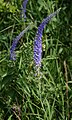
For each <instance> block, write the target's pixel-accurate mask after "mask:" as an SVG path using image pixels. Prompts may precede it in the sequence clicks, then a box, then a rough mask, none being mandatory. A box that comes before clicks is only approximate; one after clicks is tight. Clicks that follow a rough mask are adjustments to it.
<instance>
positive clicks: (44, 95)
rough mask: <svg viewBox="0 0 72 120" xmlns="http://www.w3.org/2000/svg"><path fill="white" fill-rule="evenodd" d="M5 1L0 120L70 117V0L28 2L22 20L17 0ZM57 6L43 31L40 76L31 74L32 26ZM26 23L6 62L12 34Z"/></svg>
mask: <svg viewBox="0 0 72 120" xmlns="http://www.w3.org/2000/svg"><path fill="white" fill-rule="evenodd" d="M4 3H5V4H6V6H5V5H4ZM7 3H8V2H7V1H5V2H3V3H0V4H1V6H2V7H0V120H16V119H17V120H71V119H72V24H71V23H72V20H71V16H72V5H71V2H68V3H67V2H65V1H64V0H62V2H60V1H59V0H57V1H55V0H51V1H50V0H37V1H36V0H35V1H33V0H29V1H28V4H27V12H26V15H27V20H26V21H25V22H24V20H23V19H21V18H20V6H21V3H22V2H21V1H19V2H18V3H17V1H16V0H13V2H12V3H11V2H10V1H9V3H10V4H9V6H8V4H7ZM60 7H61V11H60V13H59V14H58V15H57V16H56V17H54V18H53V19H52V20H51V21H50V22H49V24H47V26H46V27H45V29H44V32H43V37H42V46H43V54H42V67H41V69H40V71H41V76H35V74H36V72H35V70H34V63H33V43H34V38H35V34H36V31H37V28H38V25H39V24H40V23H41V22H42V20H43V19H44V18H45V17H46V16H48V15H49V14H50V13H52V12H54V11H55V10H56V9H58V8H60ZM30 23H32V25H31V27H30V28H29V30H28V31H27V32H26V33H25V34H24V36H23V37H22V38H21V39H20V41H19V43H18V45H17V47H16V56H17V59H16V61H11V60H10V47H11V44H12V41H13V38H15V37H16V36H17V35H18V34H19V33H20V32H21V31H22V30H23V29H25V28H26V27H27V26H28V25H29V24H30ZM67 85H68V86H67Z"/></svg>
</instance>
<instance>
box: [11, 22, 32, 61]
mask: <svg viewBox="0 0 72 120" xmlns="http://www.w3.org/2000/svg"><path fill="white" fill-rule="evenodd" d="M30 27H31V24H30V25H29V26H28V27H26V28H25V30H23V31H22V32H20V34H19V35H18V36H16V38H15V39H14V40H13V43H12V46H11V48H10V59H11V60H16V55H15V49H16V46H17V43H18V41H19V40H20V39H21V37H22V36H23V35H24V33H26V32H27V31H28V30H29V28H30Z"/></svg>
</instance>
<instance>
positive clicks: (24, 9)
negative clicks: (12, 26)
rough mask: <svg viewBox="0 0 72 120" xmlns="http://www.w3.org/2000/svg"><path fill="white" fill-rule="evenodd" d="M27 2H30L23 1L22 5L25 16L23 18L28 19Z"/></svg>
mask: <svg viewBox="0 0 72 120" xmlns="http://www.w3.org/2000/svg"><path fill="white" fill-rule="evenodd" d="M27 2H28V0H24V1H23V4H22V14H23V17H24V18H26V14H25V13H26V5H27Z"/></svg>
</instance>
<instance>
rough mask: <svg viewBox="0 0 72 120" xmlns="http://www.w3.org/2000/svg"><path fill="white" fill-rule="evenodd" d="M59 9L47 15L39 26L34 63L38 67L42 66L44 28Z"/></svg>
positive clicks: (35, 42) (35, 41)
mask: <svg viewBox="0 0 72 120" xmlns="http://www.w3.org/2000/svg"><path fill="white" fill-rule="evenodd" d="M59 11H60V9H58V10H57V11H55V12H54V13H52V14H50V15H49V16H48V17H46V18H45V19H44V20H43V22H42V23H41V24H40V25H39V27H38V31H37V33H36V37H35V40H34V63H35V66H36V67H40V66H41V58H42V33H43V29H44V27H45V26H46V24H47V23H48V22H49V21H50V20H51V18H52V17H53V16H55V15H56V14H57V13H58V12H59Z"/></svg>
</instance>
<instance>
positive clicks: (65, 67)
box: [64, 60, 70, 120]
mask: <svg viewBox="0 0 72 120" xmlns="http://www.w3.org/2000/svg"><path fill="white" fill-rule="evenodd" d="M64 69H65V78H66V98H67V113H68V120H69V118H70V115H69V100H68V73H67V64H66V60H64Z"/></svg>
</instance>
